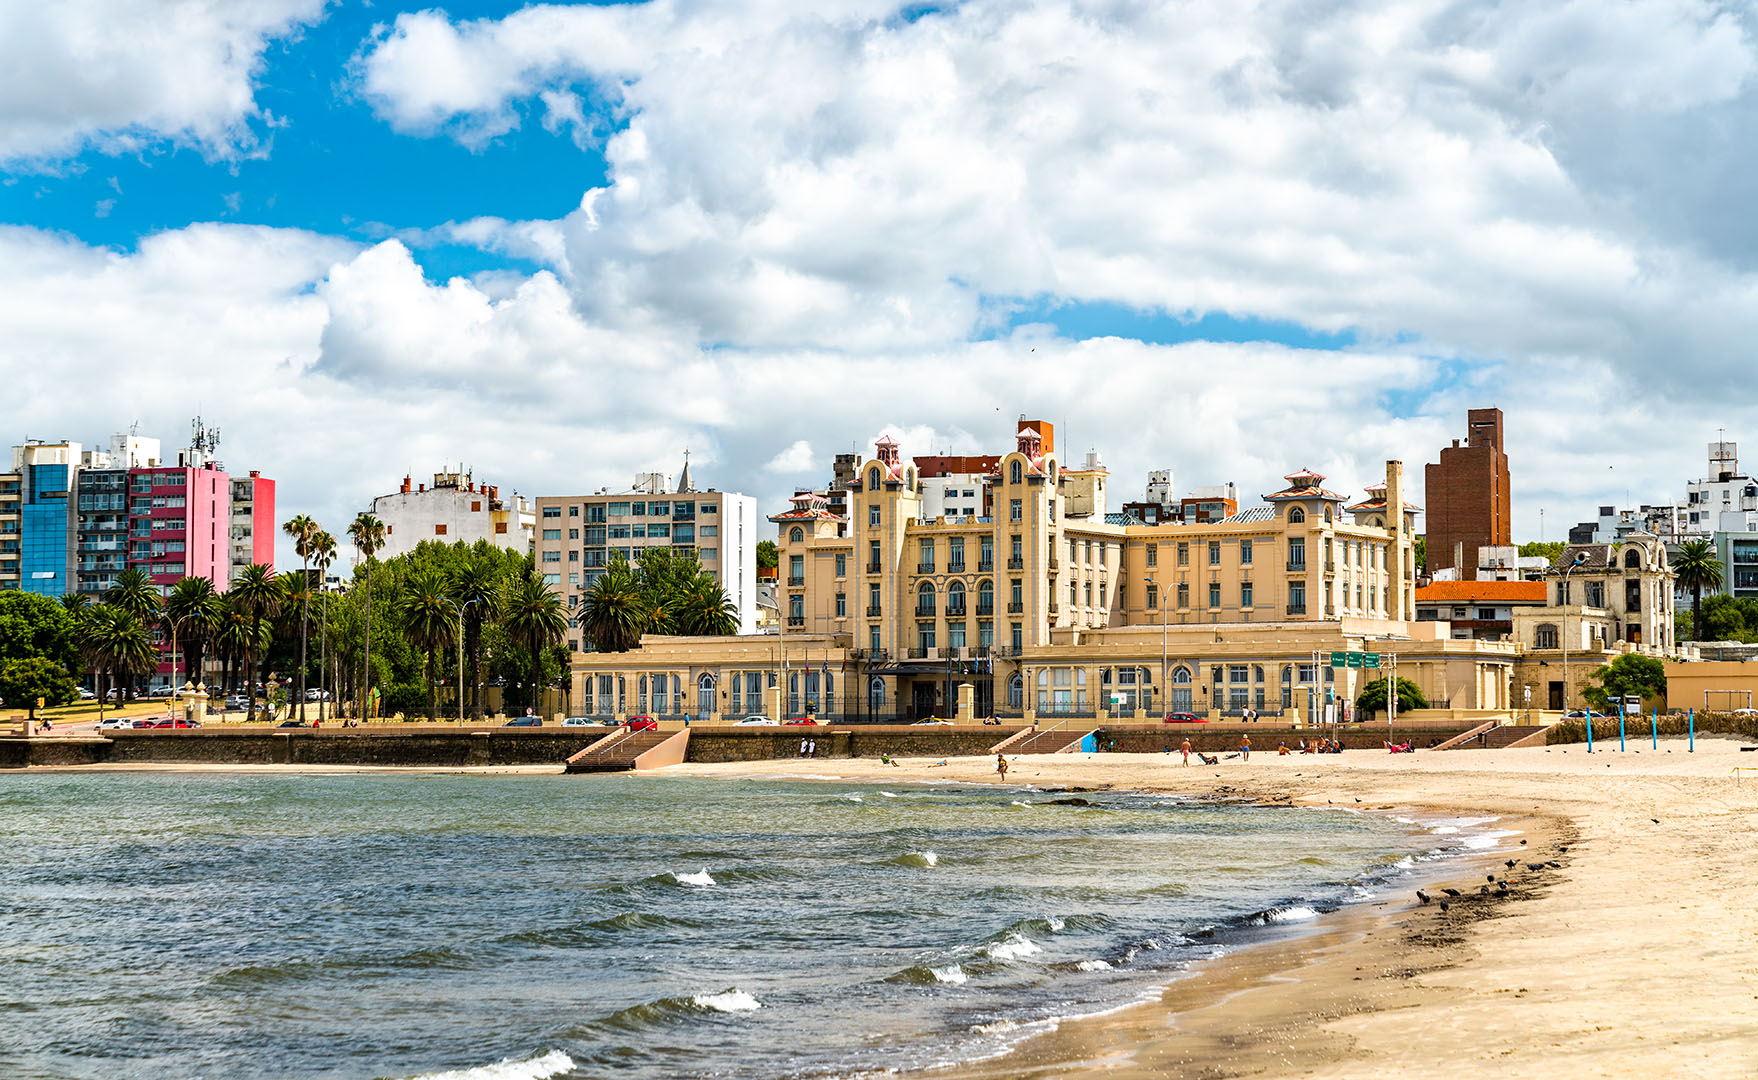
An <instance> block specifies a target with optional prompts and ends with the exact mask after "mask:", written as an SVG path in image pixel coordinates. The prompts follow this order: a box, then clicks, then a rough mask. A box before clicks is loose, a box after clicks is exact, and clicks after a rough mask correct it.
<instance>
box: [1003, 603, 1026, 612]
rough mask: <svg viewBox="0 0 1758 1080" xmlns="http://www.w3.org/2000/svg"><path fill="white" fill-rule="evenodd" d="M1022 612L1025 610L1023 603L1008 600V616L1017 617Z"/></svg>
mask: <svg viewBox="0 0 1758 1080" xmlns="http://www.w3.org/2000/svg"><path fill="white" fill-rule="evenodd" d="M1024 610H1025V602H1024V601H1021V600H1009V601H1008V602H1007V613H1008V614H1009V615H1018V614H1019V613H1020V612H1022V611H1024Z"/></svg>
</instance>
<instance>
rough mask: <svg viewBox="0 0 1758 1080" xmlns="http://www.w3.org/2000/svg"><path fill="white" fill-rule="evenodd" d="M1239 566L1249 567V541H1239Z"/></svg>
mask: <svg viewBox="0 0 1758 1080" xmlns="http://www.w3.org/2000/svg"><path fill="white" fill-rule="evenodd" d="M1239 565H1241V566H1250V565H1251V541H1250V540H1241V541H1239Z"/></svg>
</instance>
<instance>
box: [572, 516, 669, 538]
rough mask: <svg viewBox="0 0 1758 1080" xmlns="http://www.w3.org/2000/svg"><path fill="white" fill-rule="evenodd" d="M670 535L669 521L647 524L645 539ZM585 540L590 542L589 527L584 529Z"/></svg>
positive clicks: (590, 533) (590, 532) (590, 531)
mask: <svg viewBox="0 0 1758 1080" xmlns="http://www.w3.org/2000/svg"><path fill="white" fill-rule="evenodd" d="M670 535H671V524H670V523H669V522H658V521H654V522H649V523H648V525H647V539H649V540H656V539H659V538H660V537H668V536H670ZM586 542H587V543H591V542H592V530H591V529H587V530H586Z"/></svg>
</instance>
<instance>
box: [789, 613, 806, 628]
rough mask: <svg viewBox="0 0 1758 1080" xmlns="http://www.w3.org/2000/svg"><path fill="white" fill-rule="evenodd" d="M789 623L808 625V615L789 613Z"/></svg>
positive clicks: (792, 624) (791, 624) (790, 624)
mask: <svg viewBox="0 0 1758 1080" xmlns="http://www.w3.org/2000/svg"><path fill="white" fill-rule="evenodd" d="M787 624H788V625H789V626H804V625H806V617H805V616H804V615H789V616H788V617H787Z"/></svg>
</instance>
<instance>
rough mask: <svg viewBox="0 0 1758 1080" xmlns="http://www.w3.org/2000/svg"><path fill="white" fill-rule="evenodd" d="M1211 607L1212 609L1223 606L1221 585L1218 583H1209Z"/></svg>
mask: <svg viewBox="0 0 1758 1080" xmlns="http://www.w3.org/2000/svg"><path fill="white" fill-rule="evenodd" d="M1209 606H1210V607H1212V608H1218V607H1220V606H1221V583H1220V582H1218V581H1211V582H1209Z"/></svg>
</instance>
